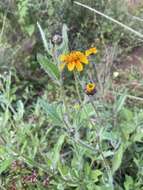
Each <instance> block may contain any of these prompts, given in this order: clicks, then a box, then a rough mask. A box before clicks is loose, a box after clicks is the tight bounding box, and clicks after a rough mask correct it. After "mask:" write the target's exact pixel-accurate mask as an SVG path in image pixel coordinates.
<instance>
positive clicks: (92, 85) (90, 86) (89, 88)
mask: <svg viewBox="0 0 143 190" xmlns="http://www.w3.org/2000/svg"><path fill="white" fill-rule="evenodd" d="M85 92H86V94H87V95H94V94H95V93H96V85H95V83H92V82H90V83H88V84H87V85H86V87H85Z"/></svg>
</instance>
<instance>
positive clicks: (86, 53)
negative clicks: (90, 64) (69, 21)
mask: <svg viewBox="0 0 143 190" xmlns="http://www.w3.org/2000/svg"><path fill="white" fill-rule="evenodd" d="M96 53H97V49H96V47H93V48H90V49H88V50H86V51H85V55H86V56H87V57H88V56H90V55H92V54H96Z"/></svg>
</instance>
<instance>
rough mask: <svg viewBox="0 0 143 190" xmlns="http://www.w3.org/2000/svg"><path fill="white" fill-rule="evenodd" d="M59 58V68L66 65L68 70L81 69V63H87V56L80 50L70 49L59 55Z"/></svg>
mask: <svg viewBox="0 0 143 190" xmlns="http://www.w3.org/2000/svg"><path fill="white" fill-rule="evenodd" d="M60 60H61V61H62V62H63V64H61V68H64V66H65V65H66V66H67V68H68V70H69V71H73V70H74V69H76V70H77V71H79V72H80V71H82V70H83V64H88V63H89V61H88V59H87V56H86V55H85V54H84V53H82V52H80V51H72V52H71V53H69V54H66V55H61V57H60Z"/></svg>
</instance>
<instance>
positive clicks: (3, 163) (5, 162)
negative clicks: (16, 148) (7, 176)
mask: <svg viewBox="0 0 143 190" xmlns="http://www.w3.org/2000/svg"><path fill="white" fill-rule="evenodd" d="M11 163H12V159H11V158H7V159H6V160H3V161H1V162H0V174H1V173H2V172H4V171H5V170H7V169H8V167H9V166H10V165H11Z"/></svg>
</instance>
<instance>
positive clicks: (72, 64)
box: [67, 62, 75, 71]
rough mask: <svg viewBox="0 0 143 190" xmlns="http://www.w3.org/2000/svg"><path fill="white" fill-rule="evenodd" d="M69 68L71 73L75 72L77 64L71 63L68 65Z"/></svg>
mask: <svg viewBox="0 0 143 190" xmlns="http://www.w3.org/2000/svg"><path fill="white" fill-rule="evenodd" d="M67 67H68V70H69V71H73V70H74V67H75V63H74V62H70V63H68V65H67Z"/></svg>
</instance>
